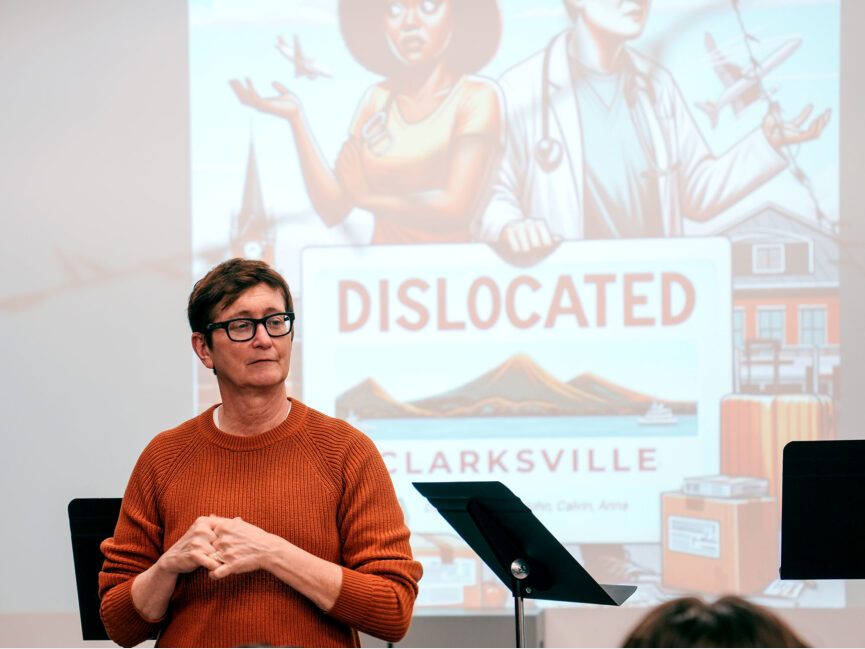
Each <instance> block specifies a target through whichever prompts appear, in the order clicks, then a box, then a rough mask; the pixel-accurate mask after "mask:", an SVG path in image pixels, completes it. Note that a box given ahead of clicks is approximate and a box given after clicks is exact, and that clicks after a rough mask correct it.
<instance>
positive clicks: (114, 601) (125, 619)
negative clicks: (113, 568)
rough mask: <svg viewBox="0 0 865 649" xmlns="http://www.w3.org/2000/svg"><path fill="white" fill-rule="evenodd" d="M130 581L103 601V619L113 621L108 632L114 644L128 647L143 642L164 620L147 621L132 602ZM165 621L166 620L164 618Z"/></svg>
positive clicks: (121, 584) (115, 588) (110, 592)
mask: <svg viewBox="0 0 865 649" xmlns="http://www.w3.org/2000/svg"><path fill="white" fill-rule="evenodd" d="M133 581H135V580H134V579H129V580H127V581H124V582H123V583H120V584H117V585H116V586H115V587H114V588H112V589H111V590H110V591H109V592H108V593H107V594H106V595H105V597H104V598H103V600H102V619H103V623H104V621H105V620H111V626H110V627H109V626H108V625H107V624H106V629H105V630H106V631H108V635H109V636H110V637H111V639H112V640H114V642H116V643H117V644H119V645H123V646H126V647H129V646H133V645H136V644H138V643H139V642H143V641H144V640H146V639H147V638H148V637H149V636H150V635H151V632H152V631H154V630H155V629H154V627H155V626H156V625H157V624H159V622H161V621H162V620H147V619H145V618H144V617H143V616H142V615H141V613H139V612H138V609H137V608H135V604H133V602H132V582H133ZM163 619H164V618H163Z"/></svg>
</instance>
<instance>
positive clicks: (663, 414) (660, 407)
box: [638, 401, 679, 426]
mask: <svg viewBox="0 0 865 649" xmlns="http://www.w3.org/2000/svg"><path fill="white" fill-rule="evenodd" d="M638 421H639V424H640V426H669V425H672V424H675V423H678V421H679V420H678V419H677V418H676V415H674V414H673V411H672V410H671V409H670V408H668V407H667V406H665V405H664V404H663V403H659V402H658V401H655V402H653V403H652V405H651V406H649V409H648V410H647V411H646V414H645V415H643V416H642V417H640V419H639V420H638Z"/></svg>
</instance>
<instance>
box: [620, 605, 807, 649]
mask: <svg viewBox="0 0 865 649" xmlns="http://www.w3.org/2000/svg"><path fill="white" fill-rule="evenodd" d="M622 646H623V647H807V646H808V645H807V644H805V642H804V641H803V640H802V639H801V638H800V637H799V636H798V635H796V633H795V632H794V631H793V630H792V629H791V628H790V627H789V626H787V624H785V623H784V622H783V621H782V620H781V619H780V618H778V617H777V616H776V615H775V614H773V613H772V612H770V611H769V610H768V609H765V608H763V607H762V606H757V605H756V604H752V603H750V602H748V601H747V600H745V599H743V598H741V597H737V596H734V595H727V596H726V597H722V598H720V599H718V600H716V601H715V602H713V603H711V604H710V603H707V602H704V601H703V600H701V599H697V598H696V597H682V598H679V599H674V600H671V601H669V602H665V603H664V604H661V605H660V606H658V607H656V608H654V609H652V610H651V611H650V612H649V613H648V614H647V615H646V616H645V617H644V618H643V619H642V620H641V621H640V622H639V623H638V624H637V626H635V627H634V628H633V629H632V630H631V632H630V633H629V634H628V637H627V638H626V640H625V643H624V644H623V645H622Z"/></svg>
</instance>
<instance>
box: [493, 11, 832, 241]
mask: <svg viewBox="0 0 865 649" xmlns="http://www.w3.org/2000/svg"><path fill="white" fill-rule="evenodd" d="M564 4H565V7H566V9H567V11H568V13H569V15H570V17H571V19H572V21H573V26H572V28H571V29H570V30H568V31H566V32H564V33H561V34H559V35H557V36H556V37H554V38H553V39H552V41H551V42H550V43H549V45H548V46H547V47H546V48H545V49H544V50H543V51H541V52H538V53H537V54H535V55H533V56H532V57H530V58H528V59H526V60H524V61H522V62H521V63H519V64H517V65H516V66H515V67H513V68H511V69H510V70H509V71H508V72H506V73H505V74H504V75H503V76H502V78H501V79H500V84H501V87H502V89H503V91H504V95H505V101H506V106H507V108H506V113H507V144H506V151H505V155H504V158H503V160H502V163H501V167H500V170H499V172H498V177H497V179H496V180H495V182H494V187H493V190H492V196H491V199H490V201H489V203H488V205H487V207H486V209H485V211H484V212H483V214H482V216H481V219H480V222H479V226H480V228H479V231H480V237H481V238H482V239H483V240H485V241H488V242H492V243H495V244H497V245H498V246H499V249H500V251H501V253H502V254H503V255H506V254H511V255H512V256H516V257H519V256H520V255H525V254H529V255H535V256H543V254H546V252H548V251H549V250H550V249H551V248H552V246H553V245H554V242H555V241H556V240H557V239H603V238H618V237H662V236H680V235H681V234H682V222H683V218H689V219H694V220H698V221H703V220H707V219H709V218H711V217H713V216H715V215H716V214H718V213H719V212H721V211H722V210H724V209H725V208H727V207H729V206H730V205H732V204H734V203H736V202H737V201H738V200H740V199H741V198H743V197H744V196H746V195H747V194H748V193H750V192H752V191H754V190H755V189H756V188H758V187H759V186H760V185H762V184H763V183H765V182H767V181H768V180H770V179H771V178H772V177H774V176H775V175H777V174H778V173H779V172H780V171H782V170H783V169H784V168H785V167H786V165H787V160H786V158H785V157H784V156H783V155H782V154H781V152H780V149H781V147H784V146H786V145H789V144H795V143H799V142H804V141H807V140H811V139H814V138H816V137H818V136H819V135H820V133H821V132H822V130H823V128H824V127H825V126H826V123H827V122H828V120H829V111H826V112H824V113H823V114H822V115H820V116H819V117H817V118H816V119H814V120H813V121H811V122H810V124H808V125H807V126H805V122H806V121H807V119H808V116H809V115H810V113H811V107H810V106H808V107H806V108H805V109H804V110H803V111H802V113H801V114H800V115H799V116H798V117H797V118H796V119H795V120H793V121H791V122H783V121H782V120H781V119H780V116H779V115H778V112H777V110H773V109H770V111H769V113H768V114H767V115H766V117H765V118H764V120H763V123H762V126H761V127H760V128H757V129H755V130H754V131H753V132H752V133H750V134H749V135H747V136H745V137H744V138H742V139H741V140H740V141H739V142H737V143H735V144H734V145H733V146H732V147H731V148H730V149H729V150H728V151H727V152H726V153H724V154H723V155H720V156H715V155H714V154H713V153H712V151H711V150H710V149H709V147H708V146H707V144H706V142H705V141H704V139H703V137H702V135H701V133H700V131H699V129H698V127H697V125H696V124H695V123H694V121H693V118H692V117H691V114H690V112H689V110H688V108H687V106H686V104H685V101H684V99H683V97H682V94H681V92H680V91H679V88H678V87H677V86H676V83H675V81H674V80H673V78H672V76H671V75H670V73H669V72H668V71H667V70H666V69H664V68H663V67H661V66H659V65H658V64H656V63H653V62H652V61H650V60H648V59H646V58H645V57H643V56H641V55H639V54H637V53H636V52H634V51H633V50H631V49H630V48H628V47H626V46H625V43H626V42H627V41H629V40H632V39H635V38H637V37H638V36H640V34H641V33H642V31H643V28H644V27H645V24H646V19H647V16H648V11H649V0H564Z"/></svg>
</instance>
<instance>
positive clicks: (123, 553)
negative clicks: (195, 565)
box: [99, 400, 421, 647]
mask: <svg viewBox="0 0 865 649" xmlns="http://www.w3.org/2000/svg"><path fill="white" fill-rule="evenodd" d="M214 408H215V406H214V407H211V408H209V409H208V410H207V411H205V412H204V413H202V414H201V415H199V416H198V417H196V418H194V419H191V420H189V421H187V422H185V423H183V424H181V425H180V426H178V427H177V428H174V429H172V430H169V431H166V432H164V433H161V434H160V435H158V436H157V437H156V438H154V439H153V441H152V442H150V444H149V445H148V446H147V448H146V449H145V450H144V452H143V453H142V454H141V457H140V458H139V459H138V462H137V464H136V465H135V469H134V470H133V472H132V476H131V477H130V479H129V485H128V486H127V488H126V493H125V495H124V497H123V508H122V511H121V512H120V519H119V520H118V523H117V528H116V530H115V532H114V537H113V538H110V539H106V540H105V541H104V542H103V543H102V551H103V553H104V554H105V557H106V560H105V564H104V566H103V568H102V572H101V573H100V575H99V594H100V597H101V598H102V619H103V621H104V623H105V627H106V629H107V630H108V634H109V635H110V636H111V638H112V639H113V640H114V641H115V642H117V643H118V644H121V645H125V646H132V645H135V644H138V643H139V642H142V641H143V640H145V639H146V638H147V637H148V635H151V634H153V633H154V632H156V631H157V630H158V631H159V640H158V643H157V644H158V645H160V646H172V647H181V646H198V647H220V646H224V647H229V646H235V647H237V646H240V645H243V644H252V643H267V644H269V645H272V646H283V647H285V646H296V647H305V646H325V647H330V646H359V643H358V636H357V631H355V629H357V630H360V631H364V632H365V633H369V634H371V635H375V636H378V637H380V638H383V639H385V640H390V641H396V640H399V639H400V638H401V637H402V636H403V635H404V634H405V632H406V630H407V629H408V625H409V622H410V620H411V613H412V607H413V605H414V600H415V597H416V596H417V582H418V580H419V579H420V576H421V567H420V564H419V563H417V562H415V561H413V560H412V556H411V548H410V547H409V531H408V529H407V528H406V526H405V524H404V522H403V516H402V511H401V510H400V507H399V504H398V503H397V500H396V496H395V494H394V490H393V485H392V483H391V480H390V476H389V475H388V472H387V469H386V468H385V466H384V462H383V461H382V459H381V456H380V455H379V453H378V451H377V450H376V448H375V446H374V445H373V443H372V441H370V440H369V438H367V437H366V436H364V435H363V434H362V433H361V432H360V431H358V430H356V429H354V428H352V427H351V426H350V425H348V424H347V423H345V422H343V421H340V420H338V419H333V418H331V417H328V416H326V415H324V414H322V413H320V412H317V411H315V410H313V409H311V408H308V407H307V406H305V405H304V404H302V403H300V402H299V401H297V400H293V401H292V408H291V412H290V413H289V416H288V418H287V419H286V420H285V421H284V422H283V423H282V424H280V425H279V426H277V427H276V428H274V429H272V430H269V431H267V432H265V433H262V434H261V435H256V436H253V437H238V436H235V435H228V434H226V433H223V432H222V431H220V430H219V429H218V428H216V426H215V425H214V423H213V410H214ZM209 514H216V515H218V516H224V517H229V518H230V517H234V516H240V517H241V518H243V519H244V520H245V521H248V522H250V523H252V524H253V525H257V526H258V527H261V528H262V529H264V530H266V531H268V532H271V533H273V534H277V535H279V536H281V537H283V538H285V539H287V540H288V541H290V542H291V543H294V544H295V545H297V546H298V547H300V548H303V549H304V550H306V551H307V552H310V553H312V554H315V555H317V556H319V557H321V558H323V559H326V560H328V561H332V562H334V563H337V564H340V565H342V566H343V582H342V590H341V591H340V594H339V597H338V598H337V600H336V603H335V604H334V606H333V608H331V610H330V611H328V612H327V613H325V612H323V611H321V610H320V609H318V607H316V606H315V604H313V603H312V602H311V601H310V600H308V599H307V598H305V597H304V596H302V595H301V594H300V593H298V592H297V591H295V590H294V589H292V588H291V587H289V586H288V585H287V584H285V583H284V582H282V581H280V580H279V579H277V578H276V577H274V576H273V575H272V574H270V573H268V572H265V571H257V572H251V573H246V574H240V575H232V576H230V577H226V578H225V579H223V580H219V581H214V580H212V579H210V578H209V577H208V576H207V572H206V571H205V570H204V569H198V570H196V571H195V572H192V573H189V574H185V575H180V576H179V578H178V581H177V587H176V588H175V591H174V595H173V597H172V599H171V604H170V606H169V609H168V614H167V615H166V618H165V619H164V620H162V621H160V622H159V623H152V622H150V621H148V620H146V619H144V618H143V617H142V616H141V614H140V613H138V611H137V609H136V608H135V606H134V605H133V603H132V597H131V587H132V581H133V579H134V577H135V576H136V575H138V574H139V573H141V572H143V571H144V570H146V569H147V568H148V567H150V566H151V565H152V564H153V563H154V562H155V561H156V560H157V559H158V558H159V557H160V556H161V555H162V553H163V552H164V551H165V550H166V549H168V548H169V547H171V545H172V544H174V543H175V541H177V540H178V539H179V538H180V537H181V536H182V535H183V534H184V533H186V531H187V530H188V529H189V527H190V526H191V525H192V523H193V522H194V521H195V519H196V518H197V517H198V516H202V515H205V516H206V515H209Z"/></svg>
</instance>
